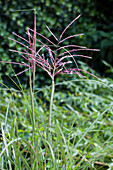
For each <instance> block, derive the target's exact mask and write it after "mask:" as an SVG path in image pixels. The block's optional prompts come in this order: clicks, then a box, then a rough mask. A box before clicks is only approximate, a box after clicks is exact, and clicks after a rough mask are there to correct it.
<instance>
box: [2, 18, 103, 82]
mask: <svg viewBox="0 0 113 170" xmlns="http://www.w3.org/2000/svg"><path fill="white" fill-rule="evenodd" d="M79 17H80V15H79V16H78V17H76V18H75V19H74V20H73V21H72V22H71V23H70V24H69V25H68V26H67V27H66V28H65V29H64V31H63V32H62V33H61V35H60V37H59V38H57V37H56V36H55V35H54V33H53V32H52V31H51V30H50V28H49V27H48V26H46V28H47V30H48V31H49V32H50V33H51V35H52V36H53V37H54V39H55V40H56V44H55V43H53V42H52V41H51V40H50V39H48V38H47V37H45V36H43V35H42V34H40V33H38V32H36V21H34V30H32V29H31V28H28V31H27V35H28V40H27V39H25V38H23V37H21V36H20V35H18V34H16V33H13V34H14V35H15V36H17V37H18V38H20V39H21V40H24V41H25V42H26V43H27V45H25V44H24V43H21V42H20V41H17V40H14V39H12V38H10V40H12V41H15V42H16V43H18V44H20V45H22V46H23V47H24V48H25V49H24V51H18V50H10V51H12V52H16V53H20V54H21V57H23V58H24V60H25V61H26V62H27V63H17V62H5V63H11V64H20V65H23V66H25V67H27V69H25V70H24V71H22V72H20V73H17V74H16V75H19V74H22V73H24V72H25V71H27V70H29V69H32V71H33V70H34V65H35V66H38V67H40V68H42V69H43V70H44V71H46V72H47V73H48V75H49V76H50V77H51V78H53V76H56V75H57V74H77V75H79V76H82V77H84V76H83V75H82V73H81V72H84V73H87V74H90V75H91V76H93V77H95V78H97V79H99V78H98V77H96V76H94V75H92V74H91V73H89V72H86V71H84V70H81V69H79V68H69V69H67V68H66V65H67V64H70V63H72V59H74V57H75V56H78V57H85V58H91V57H89V56H85V55H79V54H73V52H78V51H90V50H91V51H99V50H98V49H88V48H87V47H82V46H78V45H75V44H71V45H65V46H63V45H62V44H63V42H64V41H66V40H68V39H70V38H76V37H77V36H80V35H83V34H76V35H71V36H68V37H66V38H64V39H62V37H63V34H64V33H65V31H66V30H67V29H68V28H69V27H70V26H71V24H73V23H74V22H75V21H76V20H77V19H78V18H79ZM36 34H37V35H38V36H39V37H40V38H41V40H40V39H37V38H36ZM43 39H45V40H46V41H47V42H48V43H50V45H47V44H45V43H44V42H43ZM36 41H38V43H39V46H41V47H40V48H38V50H37V49H36ZM68 49H70V50H68ZM66 59H68V61H65V60H66ZM69 59H71V60H69ZM0 62H4V61H0ZM99 80H100V79H99Z"/></svg>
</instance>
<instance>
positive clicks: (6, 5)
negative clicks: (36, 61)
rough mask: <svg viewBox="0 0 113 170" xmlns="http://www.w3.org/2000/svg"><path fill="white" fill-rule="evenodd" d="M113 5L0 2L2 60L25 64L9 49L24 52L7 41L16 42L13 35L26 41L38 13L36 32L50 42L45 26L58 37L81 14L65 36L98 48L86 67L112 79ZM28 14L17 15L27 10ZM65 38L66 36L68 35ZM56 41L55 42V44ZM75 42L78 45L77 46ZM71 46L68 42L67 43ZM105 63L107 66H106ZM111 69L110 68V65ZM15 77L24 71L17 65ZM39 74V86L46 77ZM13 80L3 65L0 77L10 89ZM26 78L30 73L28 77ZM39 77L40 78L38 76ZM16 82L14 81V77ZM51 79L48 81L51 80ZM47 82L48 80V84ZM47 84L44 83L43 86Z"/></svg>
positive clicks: (85, 1) (48, 0) (88, 1)
mask: <svg viewBox="0 0 113 170" xmlns="http://www.w3.org/2000/svg"><path fill="white" fill-rule="evenodd" d="M112 6H113V1H112V0H109V1H102V0H100V1H97V0H94V1H91V0H80V1H79V0H78V1H75V0H71V1H70V0H65V1H64V0H60V1H58V0H52V1H51V0H38V1H37V0H34V1H31V0H27V1H24V0H17V1H11V0H4V1H1V0H0V44H1V47H0V60H3V61H18V62H20V61H21V62H22V61H23V58H21V57H19V55H18V54H15V53H12V52H10V51H9V49H10V48H13V49H17V50H19V51H21V50H22V47H21V46H20V45H19V44H16V43H15V42H12V41H11V40H9V39H8V38H9V37H11V38H14V39H16V38H17V37H16V38H15V37H14V35H13V34H12V32H16V33H17V34H19V35H21V36H23V37H24V38H27V36H26V34H25V32H26V30H27V28H28V27H30V28H33V18H34V16H33V11H32V10H30V9H36V13H37V32H40V33H41V34H43V35H45V36H46V37H48V38H51V34H50V33H49V32H48V30H47V29H46V25H48V26H49V28H50V29H51V30H52V31H53V32H54V33H55V35H56V36H57V37H59V35H60V33H61V32H62V30H63V29H64V28H65V27H66V26H67V25H68V24H69V23H70V22H71V21H72V20H73V19H74V18H75V17H77V16H78V15H79V14H82V16H81V17H80V18H79V19H78V20H77V21H76V22H75V23H73V24H72V25H71V27H70V28H69V29H68V30H67V32H66V34H67V35H68V36H69V35H73V34H78V33H84V34H85V35H84V36H81V37H79V38H78V39H76V38H73V39H71V44H78V45H82V46H87V47H88V48H98V49H100V52H89V51H88V55H90V56H91V57H92V59H91V60H85V59H82V60H83V61H84V62H85V63H86V64H87V65H89V66H91V68H93V69H95V70H96V71H97V72H98V73H99V74H100V75H104V76H109V77H111V78H113V74H111V73H112V72H113V71H112V70H110V67H111V65H113V57H112V55H113V18H112V16H113V10H112ZM24 9H28V11H15V10H24ZM66 34H65V35H66ZM53 41H54V40H53ZM75 41H76V42H75ZM67 43H69V40H67ZM80 60H81V59H80ZM103 60H105V61H106V62H107V63H106V62H103ZM108 63H109V64H110V65H109V64H108ZM13 69H14V70H15V72H16V73H18V72H19V71H21V70H23V68H20V66H17V65H14V66H13ZM37 72H38V73H39V74H40V75H41V76H37V77H36V79H37V81H38V85H39V86H40V84H42V81H43V80H44V79H45V76H46V77H47V75H46V73H45V74H44V73H43V71H42V70H41V69H39V68H38V70H37ZM7 74H8V75H9V74H10V76H14V73H13V72H12V70H11V67H10V66H9V64H4V63H1V67H0V76H2V79H3V80H4V83H5V84H7V85H10V83H11V82H10V79H9V81H8V77H7V76H6V75H7ZM25 74H27V73H25ZM37 75H38V74H37ZM23 76H24V74H22V75H20V76H19V78H20V80H22V82H23V83H25V82H27V78H26V76H24V80H23ZM13 78H14V77H13ZM48 78H49V77H48ZM47 82H48V80H47V79H46V82H45V83H47ZM43 83H44V82H43Z"/></svg>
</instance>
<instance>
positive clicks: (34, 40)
mask: <svg viewBox="0 0 113 170" xmlns="http://www.w3.org/2000/svg"><path fill="white" fill-rule="evenodd" d="M33 50H34V51H35V52H36V10H34V39H33ZM34 58H35V53H34ZM34 86H35V61H33V93H34Z"/></svg>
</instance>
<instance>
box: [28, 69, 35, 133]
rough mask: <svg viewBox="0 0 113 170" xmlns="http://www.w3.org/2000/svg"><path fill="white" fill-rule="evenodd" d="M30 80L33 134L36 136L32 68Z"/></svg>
mask: <svg viewBox="0 0 113 170" xmlns="http://www.w3.org/2000/svg"><path fill="white" fill-rule="evenodd" d="M29 81H30V97H31V110H32V125H33V136H35V116H34V94H33V92H32V81H31V71H30V68H29Z"/></svg>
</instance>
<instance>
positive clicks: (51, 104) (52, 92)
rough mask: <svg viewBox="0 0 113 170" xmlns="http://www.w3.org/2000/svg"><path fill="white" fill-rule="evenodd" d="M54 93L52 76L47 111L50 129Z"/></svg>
mask: <svg viewBox="0 0 113 170" xmlns="http://www.w3.org/2000/svg"><path fill="white" fill-rule="evenodd" d="M54 91H55V85H54V75H53V78H52V89H51V101H50V110H49V126H50V128H51V117H52V106H53V96H54Z"/></svg>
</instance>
